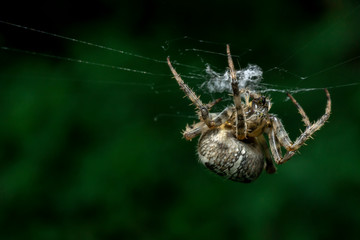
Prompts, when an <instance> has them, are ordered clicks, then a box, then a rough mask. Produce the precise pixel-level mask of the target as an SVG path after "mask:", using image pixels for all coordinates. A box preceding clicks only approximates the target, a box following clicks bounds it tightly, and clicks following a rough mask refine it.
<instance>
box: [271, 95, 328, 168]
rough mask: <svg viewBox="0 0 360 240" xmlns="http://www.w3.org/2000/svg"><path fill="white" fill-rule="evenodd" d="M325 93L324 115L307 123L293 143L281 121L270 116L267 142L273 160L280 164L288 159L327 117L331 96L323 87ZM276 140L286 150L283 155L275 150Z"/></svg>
mask: <svg viewBox="0 0 360 240" xmlns="http://www.w3.org/2000/svg"><path fill="white" fill-rule="evenodd" d="M325 93H326V97H327V104H326V109H325V113H324V115H322V116H321V117H320V118H319V119H318V120H317V121H316V122H314V123H313V124H311V125H308V126H307V128H306V129H305V131H304V132H303V133H302V134H301V135H300V136H299V137H298V138H297V139H296V140H295V142H294V143H292V142H291V140H290V138H289V135H288V134H287V132H286V131H285V128H284V125H283V124H282V123H281V121H280V120H279V119H278V118H277V117H275V116H272V117H271V118H270V120H271V123H272V129H271V130H270V132H269V144H270V149H271V151H272V153H273V155H274V158H275V162H276V163H277V164H282V163H285V162H286V161H288V160H289V159H290V158H291V157H292V156H293V155H294V154H295V152H296V151H297V150H298V149H299V148H300V147H301V146H302V145H303V144H304V143H305V142H306V141H307V140H308V139H309V138H310V137H311V136H312V135H313V134H314V133H315V132H316V131H318V130H319V129H320V128H321V127H322V126H323V125H324V124H325V122H326V121H327V120H328V119H329V117H330V113H331V98H330V93H329V91H328V90H327V89H325ZM294 100H295V99H294ZM299 106H300V105H299ZM302 111H303V110H302ZM303 112H304V111H303ZM300 114H301V113H300ZM304 114H305V112H304ZM302 116H303V115H302ZM305 116H306V114H305ZM304 121H305V120H304ZM309 122H310V121H309ZM277 141H279V143H280V144H281V145H282V146H283V147H284V148H285V149H286V150H287V152H286V154H285V156H284V157H281V154H280V153H279V152H278V151H277V148H276V144H277Z"/></svg>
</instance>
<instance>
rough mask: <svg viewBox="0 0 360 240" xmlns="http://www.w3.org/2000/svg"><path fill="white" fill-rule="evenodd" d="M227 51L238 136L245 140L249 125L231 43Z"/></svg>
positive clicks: (227, 46)
mask: <svg viewBox="0 0 360 240" xmlns="http://www.w3.org/2000/svg"><path fill="white" fill-rule="evenodd" d="M226 52H227V57H228V64H229V69H230V77H231V88H232V90H233V98H234V104H235V108H236V118H235V120H236V137H237V138H238V139H239V140H243V139H245V138H246V132H247V126H246V117H245V112H244V108H243V106H242V103H241V92H240V90H239V83H238V80H237V78H236V71H235V67H234V62H233V60H232V57H231V53H230V46H229V44H227V45H226Z"/></svg>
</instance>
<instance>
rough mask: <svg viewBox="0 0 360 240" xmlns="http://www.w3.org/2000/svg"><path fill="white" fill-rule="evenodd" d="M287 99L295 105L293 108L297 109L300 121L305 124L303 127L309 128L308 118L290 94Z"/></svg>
mask: <svg viewBox="0 0 360 240" xmlns="http://www.w3.org/2000/svg"><path fill="white" fill-rule="evenodd" d="M287 95H288V97H289V98H290V99H291V101H292V102H293V103H294V104H295V106H296V107H297V109H298V111H299V113H300V115H301V117H302V120H303V122H304V123H305V126H306V127H309V126H310V120H309V118H308V116H307V115H306V113H305V111H304V109H303V108H302V107H301V106H300V104H299V103H298V102H297V101H296V100H295V98H294V97H293V96H291V94H290V93H288V94H287Z"/></svg>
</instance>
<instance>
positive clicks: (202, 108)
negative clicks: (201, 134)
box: [167, 57, 214, 128]
mask: <svg viewBox="0 0 360 240" xmlns="http://www.w3.org/2000/svg"><path fill="white" fill-rule="evenodd" d="M167 63H168V65H169V67H170V70H171V72H172V74H173V75H174V77H175V79H176V81H177V83H178V84H179V86H180V88H181V89H182V90H183V91H184V93H185V94H186V96H187V97H188V98H189V99H190V101H191V102H193V103H194V104H195V107H196V108H197V109H198V111H199V113H200V116H201V118H202V120H203V121H204V122H205V124H206V125H207V126H208V127H209V128H211V127H213V126H214V122H213V121H211V118H210V113H209V109H208V107H207V105H205V104H203V103H202V102H201V100H200V98H199V97H198V96H196V94H195V93H194V91H193V90H191V88H190V87H189V86H188V85H186V84H185V83H184V81H183V80H182V79H181V77H180V75H179V74H178V73H177V72H176V70H175V68H174V67H173V66H172V64H171V62H170V58H169V57H168V58H167Z"/></svg>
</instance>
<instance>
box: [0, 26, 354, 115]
mask: <svg viewBox="0 0 360 240" xmlns="http://www.w3.org/2000/svg"><path fill="white" fill-rule="evenodd" d="M0 23H1V24H2V25H6V26H9V27H12V28H15V29H20V30H23V31H24V32H32V33H36V34H39V35H46V36H49V37H52V38H55V39H61V40H64V41H70V42H73V43H74V44H80V45H84V46H87V47H91V48H96V49H100V50H101V51H108V52H111V53H115V54H120V55H124V56H127V57H128V58H134V59H139V60H141V61H143V62H144V61H145V62H150V63H151V64H160V65H162V66H163V69H164V70H163V71H161V72H155V71H152V70H142V67H141V65H139V66H137V67H125V66H117V65H112V64H107V63H100V62H96V61H90V60H85V59H78V58H72V57H66V56H59V55H53V54H48V53H42V52H39V51H31V50H27V49H19V48H13V47H8V46H4V45H2V46H0V49H1V50H3V51H7V52H15V53H20V54H27V55H33V56H36V57H45V58H50V59H55V60H60V61H67V62H73V63H79V64H86V65H90V66H96V67H101V68H109V69H113V70H117V71H123V72H130V73H133V74H138V75H140V76H143V77H142V78H143V79H145V81H144V82H133V81H123V80H121V81H112V82H110V81H108V82H107V81H104V80H102V81H101V82H103V83H108V84H121V85H129V86H133V85H136V86H143V87H148V88H149V89H150V91H152V92H154V93H155V94H163V93H172V92H175V91H176V92H178V91H179V88H178V86H177V85H176V82H175V81H170V80H169V79H170V78H172V76H171V74H170V73H169V70H168V68H167V64H166V61H165V59H166V55H170V56H171V59H172V64H173V65H174V66H175V67H176V68H177V67H178V68H179V69H181V71H180V70H179V73H181V76H182V78H183V79H184V81H185V82H186V83H188V84H189V85H190V86H191V87H193V88H194V90H195V91H196V93H197V94H201V95H209V98H211V99H214V98H215V95H216V94H218V93H230V92H231V84H230V83H231V79H230V76H229V71H228V70H227V66H226V63H227V61H226V54H225V51H224V49H225V44H226V43H218V42H212V41H206V40H199V39H193V38H191V37H187V36H185V37H181V38H178V39H172V40H167V41H165V42H164V44H161V47H162V50H163V53H165V54H166V55H164V57H163V58H161V59H157V58H153V57H148V56H143V55H141V54H136V53H132V52H127V51H123V50H119V49H116V48H112V47H108V46H103V45H100V44H96V43H92V42H88V41H84V40H80V39H77V38H73V37H68V36H63V35H60V34H56V33H51V32H47V31H43V30H39V29H35V28H31V27H27V26H23V25H19V24H15V23H11V22H8V21H3V20H0ZM326 31H328V29H326V30H324V32H322V33H320V34H319V36H321V35H322V34H324V33H325V32H326ZM178 43H186V44H188V45H189V46H194V45H196V46H199V47H177V44H178ZM186 44H183V45H186ZM311 44H312V40H310V41H309V42H307V43H305V44H304V46H303V47H302V48H299V49H296V50H295V51H294V53H292V54H290V55H289V56H288V57H287V58H286V59H285V60H284V61H283V62H281V63H280V64H278V65H277V66H275V67H270V68H268V69H267V70H263V69H262V68H261V67H260V66H258V65H256V64H252V63H247V65H246V67H240V63H239V61H241V60H242V61H243V59H246V57H247V56H249V55H250V54H251V52H252V50H251V49H245V50H244V49H243V50H242V53H241V54H240V55H239V54H236V53H238V52H236V53H235V54H234V52H233V55H232V56H233V58H234V59H235V61H238V68H237V69H238V70H237V72H236V75H237V78H238V79H239V86H240V87H241V88H245V87H247V88H250V89H253V90H256V91H258V92H261V93H264V94H266V93H267V94H271V93H287V92H289V93H292V94H296V93H300V92H310V91H319V90H323V88H328V89H337V88H343V87H350V86H356V85H359V84H360V82H358V81H351V82H349V83H346V84H340V85H326V86H321V87H300V83H303V82H304V81H306V80H308V79H311V78H314V77H316V76H318V75H321V74H324V73H328V72H330V71H331V70H333V69H336V68H339V67H341V66H343V65H346V64H349V63H351V62H355V61H356V60H358V59H360V55H356V54H355V55H353V56H351V57H350V58H348V59H345V60H342V61H339V62H335V63H334V64H331V65H327V66H325V67H324V68H322V69H319V70H317V71H315V72H314V73H311V74H307V75H304V76H302V75H299V74H296V73H293V72H291V71H290V70H288V69H286V68H285V67H283V66H284V65H285V64H286V63H287V62H289V61H291V59H292V58H294V56H296V54H299V52H300V53H301V51H303V50H304V49H305V48H307V47H308V46H311ZM174 49H175V50H176V51H174ZM220 49H223V50H220ZM194 57H195V58H194ZM190 58H191V59H192V60H191V61H188V59H190ZM194 59H195V60H196V61H195V64H194ZM214 59H216V61H213V60H214ZM219 59H221V61H222V62H223V65H222V66H219V65H218V62H219ZM274 72H275V73H277V74H281V75H282V77H283V78H285V77H286V78H290V77H292V78H293V79H296V80H297V81H296V84H295V86H288V85H284V84H274V83H272V82H269V81H268V80H266V76H267V75H269V74H271V73H274ZM284 76H285V77H284ZM155 78H157V79H158V78H162V79H168V80H165V81H166V82H165V81H157V80H155ZM225 100H226V99H225ZM227 100H229V101H230V100H231V98H230V97H229V98H228V99H227ZM175 111H176V110H175ZM160 117H189V118H192V117H195V116H193V115H189V114H181V113H180V112H176V113H159V114H158V115H157V116H155V118H154V120H158V119H159V118H160Z"/></svg>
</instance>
